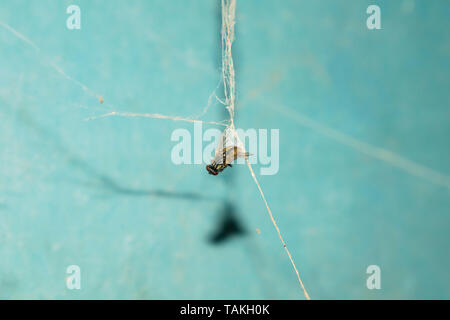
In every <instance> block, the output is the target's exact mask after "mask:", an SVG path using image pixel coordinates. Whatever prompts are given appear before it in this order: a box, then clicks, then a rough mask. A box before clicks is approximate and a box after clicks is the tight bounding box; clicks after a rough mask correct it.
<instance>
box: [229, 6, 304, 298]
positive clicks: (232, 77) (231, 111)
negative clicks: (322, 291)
mask: <svg viewBox="0 0 450 320" xmlns="http://www.w3.org/2000/svg"><path fill="white" fill-rule="evenodd" d="M235 12H236V0H222V75H223V84H224V85H223V86H224V94H225V105H226V108H227V110H228V112H229V114H230V121H229V122H230V125H229V128H230V129H231V130H232V132H233V134H234V135H235V138H236V139H237V140H238V141H239V138H238V137H237V133H236V131H235V129H234V105H235V86H236V85H235V73H234V65H233V57H232V51H231V45H232V43H233V40H234V24H235ZM246 162H247V165H248V169H249V170H250V174H251V175H252V177H253V180H254V181H255V184H256V186H257V187H258V190H259V193H260V194H261V197H262V199H263V201H264V204H265V206H266V209H267V212H268V213H269V216H270V220H271V221H272V224H273V226H274V227H275V229H276V231H277V233H278V237H279V238H280V240H281V243H282V244H283V247H284V249H285V250H286V253H287V255H288V257H289V260H290V261H291V264H292V267H293V268H294V271H295V274H296V275H297V279H298V282H299V283H300V286H301V288H302V290H303V294H304V295H305V298H306V299H307V300H311V298H310V296H309V294H308V292H307V291H306V288H305V286H304V285H303V281H302V279H301V277H300V273H299V271H298V269H297V267H296V265H295V262H294V259H293V258H292V255H291V253H290V252H289V249H288V248H287V246H286V243H285V242H284V239H283V236H282V235H281V231H280V228H278V225H277V223H276V221H275V219H274V217H273V214H272V210H270V207H269V204H268V203H267V200H266V197H265V196H264V192H263V191H262V188H261V186H260V184H259V182H258V179H257V178H256V175H255V173H254V172H253V169H252V166H251V164H250V162H249V161H248V159H246Z"/></svg>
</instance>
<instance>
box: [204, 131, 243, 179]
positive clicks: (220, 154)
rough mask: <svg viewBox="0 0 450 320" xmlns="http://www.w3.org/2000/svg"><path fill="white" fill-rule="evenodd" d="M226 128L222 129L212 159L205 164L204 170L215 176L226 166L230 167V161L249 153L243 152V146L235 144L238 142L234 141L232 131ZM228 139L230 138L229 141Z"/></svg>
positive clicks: (234, 137)
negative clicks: (222, 131)
mask: <svg viewBox="0 0 450 320" xmlns="http://www.w3.org/2000/svg"><path fill="white" fill-rule="evenodd" d="M228 130H230V129H228ZM228 130H225V131H224V133H223V135H222V139H221V140H220V141H219V144H218V146H217V149H216V154H215V156H214V159H213V160H212V161H211V164H209V165H207V166H206V170H207V171H208V173H209V174H212V175H214V176H217V175H218V174H219V173H220V172H222V171H223V170H225V168H226V167H230V168H231V167H232V165H231V163H232V162H233V161H234V160H236V159H238V158H244V159H247V158H248V156H249V154H248V153H247V152H245V150H244V148H243V147H238V146H237V144H238V143H236V141H234V140H235V139H237V138H236V136H235V135H234V132H232V133H230V132H229V131H228ZM230 136H231V138H230ZM230 139H232V141H231V142H230ZM227 142H228V143H227ZM227 145H228V146H227Z"/></svg>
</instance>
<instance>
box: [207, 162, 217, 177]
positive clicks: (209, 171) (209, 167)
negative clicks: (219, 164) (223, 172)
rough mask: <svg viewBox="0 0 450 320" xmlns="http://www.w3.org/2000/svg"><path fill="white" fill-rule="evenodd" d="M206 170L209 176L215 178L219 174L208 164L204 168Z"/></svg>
mask: <svg viewBox="0 0 450 320" xmlns="http://www.w3.org/2000/svg"><path fill="white" fill-rule="evenodd" d="M206 170H207V171H208V173H209V174H212V175H215V176H217V175H218V174H219V172H218V171H217V170H216V168H214V167H213V166H212V165H210V164H208V165H207V166H206Z"/></svg>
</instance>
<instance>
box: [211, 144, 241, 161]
mask: <svg viewBox="0 0 450 320" xmlns="http://www.w3.org/2000/svg"><path fill="white" fill-rule="evenodd" d="M248 156H249V153H248V152H245V150H244V149H242V148H240V147H237V146H231V147H227V148H225V149H223V150H222V153H221V154H216V156H215V158H214V161H215V162H216V163H219V164H230V163H232V162H233V161H234V160H236V159H238V158H244V159H248Z"/></svg>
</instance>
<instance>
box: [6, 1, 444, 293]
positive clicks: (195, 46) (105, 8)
mask: <svg viewBox="0 0 450 320" xmlns="http://www.w3.org/2000/svg"><path fill="white" fill-rule="evenodd" d="M376 2H377V3H378V4H379V5H380V7H381V12H382V30H376V31H369V30H368V29H367V28H366V25H365V20H366V17H367V15H366V13H365V11H366V8H367V6H368V5H369V4H372V3H373V1H370V2H369V1H356V0H354V1H331V0H328V1H325V0H321V1H313V0H309V1H283V3H282V4H281V2H277V1H258V3H257V4H256V3H254V2H253V1H239V0H238V6H237V24H236V42H235V46H234V48H235V51H234V57H235V62H236V72H237V77H236V80H237V93H238V107H237V109H236V125H237V126H238V127H242V128H268V129H270V128H278V129H280V144H281V146H280V171H279V172H278V174H277V175H274V176H262V177H259V179H260V182H261V185H262V188H263V189H264V191H265V193H266V196H267V198H268V201H269V203H270V205H271V208H272V211H273V212H274V214H275V216H276V218H277V221H278V223H279V227H280V229H281V231H282V232H283V234H284V236H285V239H286V242H287V244H288V247H289V248H290V250H291V252H292V255H293V258H294V259H295V261H296V263H297V265H298V267H299V269H300V273H301V275H302V277H303V280H304V282H305V285H306V287H307V289H308V291H309V293H310V295H311V296H312V298H323V299H335V298H341V299H357V298H363V299H372V298H383V299H397V298H402V299H403V298H406V299H412V298H420V299H427V298H440V299H443V298H449V297H450V291H449V290H450V289H449V288H450V276H449V273H448V270H449V269H450V255H449V227H450V217H449V207H450V198H449V189H448V187H445V186H443V185H439V184H436V183H433V182H432V181H431V180H430V179H427V178H426V177H425V178H424V177H417V176H415V175H414V174H411V173H409V172H406V171H405V170H401V169H399V168H397V167H395V166H392V165H391V164H389V163H387V162H385V161H381V160H379V159H376V158H374V157H372V156H368V155H366V154H364V153H362V152H361V150H358V149H355V148H352V147H349V146H348V145H345V144H343V143H341V142H339V139H338V140H336V135H335V131H333V132H332V134H328V135H327V134H326V133H324V131H323V130H320V129H317V127H315V128H313V127H311V126H307V125H306V126H305V123H304V121H303V122H302V121H301V120H300V119H301V118H299V117H300V116H301V115H302V116H306V117H308V118H310V119H312V120H314V121H316V122H317V123H320V124H321V125H323V126H325V127H327V128H332V129H334V130H337V131H339V132H340V133H343V134H346V135H349V136H351V137H354V138H356V139H358V140H359V141H363V142H365V143H368V144H370V145H373V146H376V147H380V148H384V149H386V150H389V151H391V152H394V153H396V154H398V155H400V156H402V157H404V158H407V159H409V160H410V161H413V162H414V163H417V164H420V165H423V166H426V167H428V168H431V169H433V170H434V171H436V172H438V173H439V174H440V175H441V176H443V177H445V176H448V175H449V174H450V167H449V163H450V161H449V160H450V151H449V148H448V137H449V134H450V126H449V115H450V113H449V101H450V95H449V91H448V88H449V87H450V81H449V77H448V71H449V64H450V59H449V57H450V31H449V30H450V29H449V28H448V16H449V14H450V4H449V2H448V1H424V0H422V1H419V0H417V1H389V2H388V1H376ZM72 3H76V4H78V5H79V6H80V7H81V11H82V28H81V30H79V31H69V30H67V28H66V19H67V14H66V13H65V11H66V8H67V6H68V5H69V4H72ZM0 20H1V21H3V22H5V23H7V24H8V25H10V26H11V27H13V28H14V29H16V30H17V31H18V32H20V33H22V34H24V35H26V36H27V37H28V38H29V39H30V40H31V41H33V42H34V43H36V44H37V45H38V46H39V48H40V53H37V52H36V51H35V50H34V49H33V48H32V47H30V46H29V45H27V44H26V43H25V42H23V41H22V40H20V39H18V38H17V37H16V36H14V35H13V34H12V33H11V32H9V31H7V30H6V29H5V28H1V27H0V75H1V76H0V297H1V298H58V299H78V298H100V299H102V298H120V299H129V298H138V299H142V298H145V299H154V298H159V299H165V298H175V299H179V298H236V299H239V298H249V299H253V298H255V299H256V298H261V299H265V298H272V299H302V298H303V295H302V293H301V291H300V290H299V287H298V284H297V282H296V277H295V274H294V273H293V271H292V269H291V266H290V264H289V261H288V259H287V257H286V255H285V253H284V250H283V248H282V246H281V245H280V242H279V239H278V238H277V234H276V232H275V230H274V228H273V226H272V224H271V222H270V219H269V217H268V215H267V212H266V211H265V207H264V204H263V202H262V200H261V199H260V196H259V194H258V190H257V188H256V186H255V185H254V183H253V181H252V179H251V176H250V174H249V172H248V170H247V168H246V167H244V166H236V167H234V168H233V169H231V170H229V169H227V170H226V171H225V172H224V174H223V175H221V176H218V177H212V176H209V175H207V174H206V171H205V170H204V166H203V165H188V166H176V165H174V164H173V163H172V162H171V160H170V152H171V149H172V147H173V146H174V143H173V142H171V141H170V136H171V133H172V131H173V130H175V129H177V128H186V129H188V130H190V131H192V130H193V126H192V125H191V124H188V123H187V124H185V123H180V122H172V121H167V120H157V119H146V118H118V117H111V118H104V119H97V120H93V121H84V119H85V118H87V117H89V116H93V115H99V114H102V113H105V112H108V111H110V110H111V108H109V107H108V105H113V106H115V109H117V110H121V111H129V112H148V113H161V114H167V115H180V116H189V115H192V114H198V113H200V112H201V111H202V109H203V107H204V106H205V105H206V103H207V100H208V96H209V95H210V94H211V92H212V91H213V90H214V88H215V87H216V85H217V82H218V80H219V77H220V69H219V66H220V63H221V62H220V48H219V40H218V39H219V28H220V10H219V7H218V1H207V0H204V1H193V2H189V4H188V3H186V2H176V3H175V2H173V1H144V0H141V1H132V2H130V1H87V0H85V1H81V0H79V1H75V2H72V1H49V0H48V1H24V0H22V1H16V0H15V1H12V0H8V1H3V2H2V3H1V4H0ZM51 63H55V64H57V65H58V66H59V67H61V68H62V69H63V70H64V71H65V72H66V73H67V74H68V75H70V76H71V77H73V78H74V79H77V80H79V81H81V82H82V83H83V84H85V85H86V86H88V87H89V88H90V89H92V90H93V91H94V92H98V93H101V94H102V96H103V97H104V100H105V103H104V104H103V105H102V104H100V103H99V102H98V101H97V100H96V99H95V98H93V97H92V96H91V95H89V94H88V93H87V92H85V91H83V90H82V89H81V88H80V87H79V86H77V85H76V84H75V83H74V82H73V81H68V80H67V79H65V78H64V77H62V76H61V74H59V73H57V72H56V71H55V69H54V68H52V67H51ZM280 106H283V108H281V107H280ZM225 117H226V114H225V113H224V111H223V108H222V107H221V106H220V105H219V104H217V105H215V106H213V107H211V109H210V110H209V112H208V113H207V114H206V115H205V116H204V118H203V119H204V120H211V121H220V120H223V119H224V118H225ZM208 127H209V126H208ZM333 135H334V136H333ZM255 169H258V166H255ZM258 171H259V170H257V172H258ZM230 202H231V203H233V205H234V207H233V208H229V207H228V214H230V211H233V212H232V213H233V215H234V218H235V220H236V221H237V223H239V224H240V229H241V230H244V232H243V233H241V234H240V235H235V236H231V237H229V238H227V239H225V240H224V241H221V242H220V241H219V242H217V241H216V242H214V241H211V239H212V238H213V237H214V235H216V236H217V232H218V231H217V230H219V229H220V227H221V226H222V222H221V221H222V219H223V214H224V213H223V212H222V211H223V210H224V207H226V205H225V204H226V203H230ZM256 228H258V229H260V230H261V234H259V235H258V234H257V233H256V231H255V230H256ZM72 264H76V265H79V266H80V268H81V286H82V289H81V290H79V291H77V290H73V291H70V290H68V289H67V288H66V285H65V280H64V279H65V277H66V273H65V272H66V268H67V266H69V265H72ZM372 264H376V265H379V266H380V267H381V271H382V289H381V290H373V291H370V290H368V289H367V288H366V278H367V275H366V268H367V266H368V265H372Z"/></svg>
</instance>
